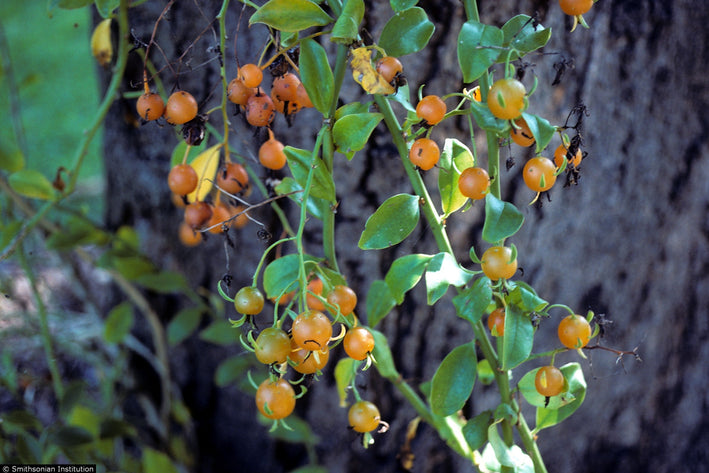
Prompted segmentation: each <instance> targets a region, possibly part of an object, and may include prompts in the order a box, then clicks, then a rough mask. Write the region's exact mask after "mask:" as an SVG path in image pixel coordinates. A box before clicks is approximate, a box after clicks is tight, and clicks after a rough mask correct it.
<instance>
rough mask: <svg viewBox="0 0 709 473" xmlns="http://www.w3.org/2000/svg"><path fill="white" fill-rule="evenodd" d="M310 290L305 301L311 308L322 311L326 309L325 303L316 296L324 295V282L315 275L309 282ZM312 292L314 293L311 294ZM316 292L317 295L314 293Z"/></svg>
mask: <svg viewBox="0 0 709 473" xmlns="http://www.w3.org/2000/svg"><path fill="white" fill-rule="evenodd" d="M307 289H308V292H307V293H306V294H305V303H306V304H307V306H308V308H309V309H313V310H318V311H320V312H322V311H323V310H325V303H324V302H323V301H321V300H320V299H319V298H317V297H315V296H322V291H323V283H322V280H321V279H320V278H319V277H317V276H315V277H314V278H313V279H311V280H310V282H309V283H308V288H307ZM311 292H312V294H310V293H311ZM313 294H315V295H313Z"/></svg>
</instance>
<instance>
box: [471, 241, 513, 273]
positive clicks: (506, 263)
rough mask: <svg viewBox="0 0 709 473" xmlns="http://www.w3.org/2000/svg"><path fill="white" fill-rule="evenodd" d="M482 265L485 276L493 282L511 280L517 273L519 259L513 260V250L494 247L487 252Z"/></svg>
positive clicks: (482, 259)
mask: <svg viewBox="0 0 709 473" xmlns="http://www.w3.org/2000/svg"><path fill="white" fill-rule="evenodd" d="M480 265H481V266H482V270H483V273H485V276H487V277H488V278H490V279H492V280H493V281H497V280H498V279H500V278H504V279H509V278H511V277H512V276H514V275H515V273H516V272H517V258H515V259H512V248H508V247H506V246H493V247H490V248H488V249H487V250H485V253H483V257H482V258H481V259H480Z"/></svg>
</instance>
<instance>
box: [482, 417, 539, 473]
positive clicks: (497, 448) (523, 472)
mask: <svg viewBox="0 0 709 473" xmlns="http://www.w3.org/2000/svg"><path fill="white" fill-rule="evenodd" d="M487 438H488V441H489V442H490V447H492V450H493V451H494V453H495V457H496V458H497V461H499V462H500V464H501V465H503V466H507V467H509V468H513V470H512V471H514V472H515V473H534V463H533V462H532V459H531V458H530V457H529V455H527V454H526V453H524V451H522V449H521V448H519V446H518V445H511V446H507V444H506V443H505V441H504V440H503V439H502V437H500V433H499V432H498V431H497V424H492V425H490V427H488V429H487ZM483 456H485V455H484V454H483Z"/></svg>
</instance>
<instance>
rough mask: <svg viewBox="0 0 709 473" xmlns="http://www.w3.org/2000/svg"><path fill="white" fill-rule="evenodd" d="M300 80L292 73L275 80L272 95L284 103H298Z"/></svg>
mask: <svg viewBox="0 0 709 473" xmlns="http://www.w3.org/2000/svg"><path fill="white" fill-rule="evenodd" d="M299 85H300V79H299V78H298V76H297V75H295V74H293V73H292V72H286V73H285V74H283V75H282V76H279V77H275V78H274V79H273V85H272V86H271V94H272V95H273V96H274V97H275V98H277V99H278V100H280V101H282V102H296V101H297V100H298V86H299Z"/></svg>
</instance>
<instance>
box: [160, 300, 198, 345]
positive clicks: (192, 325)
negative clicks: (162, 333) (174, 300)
mask: <svg viewBox="0 0 709 473" xmlns="http://www.w3.org/2000/svg"><path fill="white" fill-rule="evenodd" d="M201 320H202V309H200V308H199V307H187V308H185V309H182V310H181V311H179V312H178V313H177V315H176V316H175V317H173V318H172V320H170V323H168V324H167V342H168V343H169V344H170V346H173V347H174V346H175V345H178V344H180V343H181V342H183V341H184V340H185V339H186V338H187V337H189V336H190V335H192V332H194V331H195V330H197V327H198V326H199V323H200V321H201Z"/></svg>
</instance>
